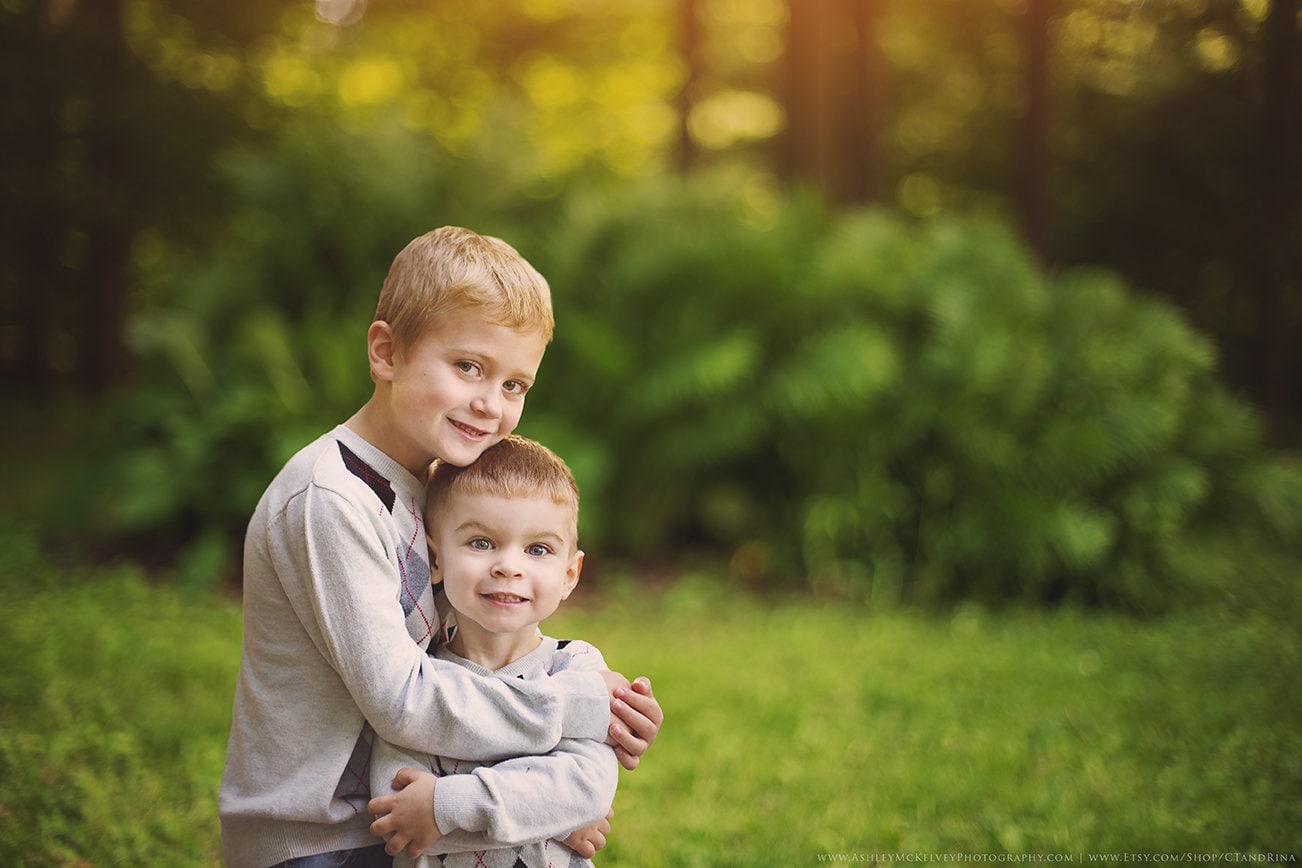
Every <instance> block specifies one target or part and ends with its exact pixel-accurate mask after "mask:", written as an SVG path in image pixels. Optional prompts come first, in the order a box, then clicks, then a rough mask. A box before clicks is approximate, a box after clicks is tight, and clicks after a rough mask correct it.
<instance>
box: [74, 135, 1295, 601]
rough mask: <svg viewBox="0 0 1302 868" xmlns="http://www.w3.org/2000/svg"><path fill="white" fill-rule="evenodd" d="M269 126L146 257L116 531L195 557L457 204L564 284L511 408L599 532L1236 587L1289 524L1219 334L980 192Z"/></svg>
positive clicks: (1152, 593)
mask: <svg viewBox="0 0 1302 868" xmlns="http://www.w3.org/2000/svg"><path fill="white" fill-rule="evenodd" d="M272 153H273V154H276V155H278V156H274V157H273V156H271V155H269V154H267V153H258V154H253V153H250V154H243V155H238V156H235V157H232V158H231V159H230V160H229V163H228V168H229V173H230V176H231V178H232V179H233V183H235V184H236V186H237V189H238V190H239V191H240V196H239V197H238V198H239V200H240V201H242V202H244V205H243V206H242V208H241V210H240V211H239V213H237V215H236V216H235V218H234V219H233V220H232V222H231V225H230V227H229V230H228V232H227V235H226V236H225V238H224V240H223V242H222V244H221V245H220V247H219V249H220V250H221V255H220V256H218V257H214V258H211V259H205V260H201V261H198V262H194V263H188V264H187V263H184V262H176V261H173V260H172V259H168V258H166V257H163V258H161V259H160V261H159V262H157V263H155V265H154V268H153V271H152V272H151V274H152V276H153V283H152V284H151V286H152V289H151V292H150V294H149V296H148V304H147V305H146V306H145V308H144V310H143V311H142V312H141V314H140V315H139V316H138V317H137V319H136V322H135V328H134V336H135V347H136V351H137V353H138V356H139V359H140V370H141V376H140V378H139V379H138V381H137V382H136V383H134V384H133V385H132V387H131V389H130V390H129V392H128V393H127V394H126V395H125V396H124V397H123V399H122V401H121V403H120V404H119V405H118V407H117V410H118V412H117V414H116V415H114V416H113V417H111V419H110V421H111V423H112V424H111V426H110V430H109V431H107V432H106V433H105V435H104V437H105V440H106V442H107V449H108V452H109V454H110V458H109V460H108V461H107V462H106V466H105V470H104V472H103V473H100V474H97V475H96V477H95V481H96V482H97V483H98V486H97V487H92V490H91V491H90V494H91V502H92V504H93V505H94V506H95V508H93V509H92V510H91V511H90V514H91V515H94V516H96V517H97V518H99V519H101V520H102V521H103V522H104V526H102V527H101V528H100V530H101V532H104V533H109V534H118V535H121V534H132V533H142V532H151V533H157V532H158V531H160V530H163V531H166V532H168V533H170V534H171V535H172V538H174V539H181V540H183V541H185V543H186V546H187V552H186V555H185V563H184V565H183V570H182V575H183V576H187V577H189V578H188V579H187V581H189V582H191V583H196V584H202V583H203V582H204V581H205V577H208V578H209V580H210V578H211V577H213V576H216V575H220V574H221V573H222V572H223V569H224V568H225V567H226V566H229V560H226V561H224V560H223V558H222V554H221V552H222V551H223V545H224V546H225V547H226V549H227V550H234V542H235V541H236V540H238V537H239V535H240V533H241V531H242V529H243V526H244V523H245V521H246V520H247V517H248V515H249V514H250V513H251V511H252V509H253V506H254V504H255V502H256V499H257V497H258V494H259V493H260V492H261V490H262V489H263V487H264V486H265V485H266V483H267V482H268V480H269V479H270V478H271V476H272V475H273V474H274V473H275V471H276V469H277V468H278V467H279V466H280V464H281V463H283V461H284V460H285V459H286V458H287V457H288V456H289V455H290V454H291V453H292V452H293V451H294V450H295V449H296V448H298V447H299V446H301V445H303V444H304V443H306V442H307V441H309V440H310V439H312V438H313V437H314V436H316V435H317V434H318V433H320V432H321V431H322V430H325V429H326V428H327V427H329V426H330V425H332V424H335V423H337V422H339V421H342V420H343V419H345V418H347V416H348V415H350V414H351V413H352V411H353V410H355V409H356V407H357V406H359V405H360V404H361V403H362V401H364V400H365V398H366V397H367V395H368V394H369V387H370V383H369V381H368V380H367V379H366V367H365V360H364V355H363V352H362V346H363V335H364V333H365V328H366V325H367V324H368V323H369V320H370V313H371V311H372V310H373V305H374V303H375V298H376V296H377V294H378V288H379V286H380V283H381V281H382V278H383V274H384V272H385V270H386V268H387V264H388V262H389V260H390V259H391V258H392V256H393V254H394V253H395V252H396V251H397V250H398V249H399V248H400V247H401V246H402V245H403V244H405V243H406V241H407V240H409V239H410V238H411V237H413V236H415V235H417V234H419V233H421V232H424V231H426V230H428V229H429V228H431V227H432V226H435V225H440V224H442V223H463V224H466V225H471V226H474V227H475V228H477V229H480V230H482V231H487V232H490V233H492V234H499V235H503V236H505V237H507V238H508V239H509V240H511V241H512V243H514V244H516V246H517V247H519V248H520V249H521V250H522V252H524V253H525V254H526V256H528V258H530V259H531V260H532V261H533V262H534V263H535V264H536V265H537V266H538V267H539V268H540V270H541V271H542V272H543V273H544V274H546V275H547V276H548V278H549V280H550V281H551V283H552V286H553V293H554V301H555V307H556V312H557V322H558V327H557V334H556V338H555V341H554V342H553V346H552V347H551V348H550V349H549V351H548V355H547V358H546V360H545V362H544V365H543V368H542V371H541V378H540V381H539V384H538V386H537V388H536V389H535V390H534V391H533V392H532V393H531V395H532V396H531V398H530V408H529V412H528V413H526V415H525V419H524V422H523V424H522V426H521V431H522V433H525V434H529V435H531V436H534V437H537V438H538V439H540V440H542V441H544V442H546V443H548V444H549V445H551V446H552V447H553V448H555V449H557V450H558V451H559V452H560V453H561V454H562V455H564V456H565V457H566V458H567V459H568V460H569V461H570V462H571V464H572V466H573V467H574V469H575V472H576V475H577V476H578V477H579V481H580V483H581V485H582V488H583V491H584V519H583V528H584V536H585V544H586V545H587V546H588V548H590V549H592V550H593V551H596V552H600V553H602V554H608V555H613V556H627V557H637V558H648V557H650V558H654V559H657V560H664V561H667V562H669V563H681V562H682V561H683V560H684V559H686V558H689V557H694V556H697V555H698V554H704V555H705V556H707V557H711V558H715V559H727V560H729V561H730V563H731V569H732V570H733V572H734V573H735V574H737V575H738V576H742V577H744V578H746V579H747V580H749V581H753V582H756V583H761V584H766V585H782V584H790V583H799V584H804V585H806V586H808V587H812V588H813V589H815V590H816V591H818V592H820V593H827V594H833V595H836V596H839V597H844V598H848V599H853V600H864V601H873V602H878V603H884V604H889V603H894V602H898V601H902V600H903V601H917V602H927V603H944V602H952V601H955V600H961V599H982V600H988V601H1010V600H1022V601H1027V602H1035V603H1059V602H1064V601H1066V602H1073V603H1080V604H1086V605H1105V606H1116V607H1121V608H1126V609H1136V610H1144V611H1152V610H1158V609H1162V608H1165V607H1167V606H1170V605H1174V604H1181V603H1186V602H1189V601H1196V600H1203V599H1207V598H1209V597H1212V598H1215V599H1218V600H1219V601H1221V602H1224V601H1225V600H1226V599H1227V597H1226V594H1227V592H1229V589H1230V588H1231V587H1232V586H1234V587H1237V586H1238V585H1239V584H1240V583H1241V582H1244V581H1250V582H1251V581H1259V579H1257V578H1254V577H1252V576H1250V575H1248V573H1247V571H1246V568H1245V567H1244V566H1243V565H1242V564H1243V563H1244V562H1245V560H1244V559H1245V558H1246V557H1247V555H1248V553H1249V552H1251V551H1252V550H1254V549H1256V548H1262V547H1265V548H1280V547H1295V546H1296V545H1297V544H1298V542H1299V540H1302V518H1300V516H1302V510H1299V509H1297V505H1298V504H1299V502H1300V501H1302V473H1299V471H1298V470H1297V468H1296V467H1294V466H1291V465H1289V464H1287V463H1285V462H1284V461H1283V460H1281V459H1276V458H1274V457H1272V456H1271V455H1269V454H1268V453H1267V452H1266V451H1265V450H1264V448H1263V446H1262V445H1261V434H1260V431H1259V430H1258V422H1257V419H1256V417H1255V414H1254V413H1253V412H1252V411H1251V410H1250V409H1249V408H1248V407H1246V406H1245V405H1244V404H1242V403H1240V402H1238V401H1236V400H1235V399H1233V398H1232V397H1231V396H1230V395H1228V394H1227V393H1226V391H1225V389H1224V388H1223V387H1222V386H1221V385H1220V384H1219V382H1218V380H1217V370H1216V362H1215V356H1214V353H1213V350H1212V348H1211V345H1210V343H1209V342H1208V341H1207V340H1206V339H1205V338H1204V337H1202V336H1201V335H1199V334H1197V333H1195V332H1194V331H1192V330H1191V329H1190V328H1189V326H1188V325H1187V324H1186V323H1185V321H1184V320H1183V318H1182V317H1181V316H1180V315H1179V314H1178V313H1177V312H1176V311H1175V310H1174V309H1173V308H1171V307H1170V306H1169V305H1168V304H1166V303H1164V302H1161V301H1159V300H1157V299H1153V298H1148V297H1144V296H1142V295H1139V294H1137V293H1136V292H1134V291H1133V290H1131V289H1130V288H1128V287H1127V286H1125V285H1124V284H1122V283H1121V282H1120V281H1119V280H1118V279H1117V278H1116V277H1114V276H1112V275H1110V274H1109V273H1106V272H1102V271H1088V270H1079V271H1073V272H1068V273H1066V274H1063V275H1060V276H1055V277H1046V276H1044V275H1042V274H1041V273H1040V272H1039V270H1038V269H1037V268H1036V267H1034V265H1033V264H1032V262H1031V260H1030V258H1029V256H1028V255H1027V254H1026V252H1025V251H1024V250H1023V249H1022V247H1021V245H1020V244H1019V243H1018V242H1017V240H1016V239H1015V238H1014V236H1013V234H1012V233H1011V232H1010V231H1008V230H1007V229H1006V228H1004V227H1003V226H1002V225H1001V224H999V223H998V222H995V221H992V220H981V219H969V220H956V219H937V220H932V221H928V222H922V223H914V222H910V221H906V220H903V219H901V218H899V217H896V216H893V215H891V214H888V213H885V212H878V211H869V212H854V213H849V214H842V215H832V214H829V213H827V212H826V211H824V210H823V209H822V208H820V207H819V206H818V205H817V204H816V203H814V202H812V201H808V200H802V199H799V198H782V197H779V196H777V195H770V196H767V197H766V196H760V195H756V194H755V191H754V190H752V191H751V192H750V193H748V194H747V195H743V196H738V195H736V193H735V190H736V187H737V178H736V176H734V175H732V174H729V173H718V174H714V175H700V176H697V177H695V178H692V179H689V180H674V179H669V178H658V179H656V180H655V182H654V183H647V184H645V185H640V186H630V185H623V186H618V187H613V188H612V187H600V186H597V185H577V184H576V186H575V188H574V190H573V191H572V192H570V193H569V194H567V195H566V196H565V197H563V198H560V199H557V200H555V201H541V200H540V201H534V202H532V203H531V204H529V205H528V207H521V208H519V209H517V210H516V211H514V213H513V217H512V219H511V220H510V221H508V220H506V219H505V218H504V217H503V216H501V213H500V211H498V212H495V213H496V216H494V215H493V214H490V213H489V212H490V211H493V209H496V208H500V205H493V206H492V207H491V208H490V207H489V206H488V205H486V204H485V203H498V202H500V196H499V195H498V194H497V193H496V192H494V191H495V190H500V183H504V182H499V186H496V187H495V186H493V184H492V183H491V182H489V181H488V179H486V178H484V177H482V176H480V175H477V174H475V173H474V171H473V170H471V169H466V170H465V171H461V169H462V168H463V167H461V166H458V167H457V171H453V166H452V164H451V163H450V162H448V161H446V159H445V158H440V157H439V155H438V154H437V153H431V152H430V149H429V148H428V146H427V145H423V144H421V143H420V140H419V139H417V138H416V137H415V136H413V135H411V134H409V133H403V132H401V130H400V129H397V128H393V129H390V128H388V127H385V126H384V125H382V124H381V125H377V127H376V128H375V129H373V130H370V131H366V132H347V131H340V130H331V129H329V128H327V127H324V126H323V125H321V124H320V123H306V122H305V123H304V124H303V125H302V126H300V127H292V128H288V129H287V131H286V133H285V140H284V141H283V142H282V143H281V147H280V148H279V149H278V150H277V151H275V152H272ZM340 155H344V156H345V157H351V158H348V159H344V160H341V159H340ZM368 155H374V156H373V157H370V158H368ZM342 164H347V165H349V167H350V169H349V172H348V173H347V174H342V173H341V172H340V171H339V170H338V168H337V167H338V166H340V165H342ZM394 178H401V179H402V181H401V183H395V181H394ZM290 213H292V214H298V215H302V219H300V220H298V221H286V220H284V219H283V217H282V215H284V214H290ZM358 214H364V215H368V219H366V220H359V219H357V217H356V215H358ZM369 215H380V216H377V217H373V218H372V217H370V216H369ZM1279 591H1280V588H1275V589H1273V590H1271V591H1270V592H1269V595H1270V596H1274V597H1277V596H1278V595H1279ZM1241 596H1244V595H1238V596H1236V598H1238V597H1241ZM1246 596H1254V594H1249V595H1246ZM1257 596H1259V595H1257Z"/></svg>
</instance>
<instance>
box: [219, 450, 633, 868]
mask: <svg viewBox="0 0 1302 868" xmlns="http://www.w3.org/2000/svg"><path fill="white" fill-rule="evenodd" d="M424 505H425V491H424V488H423V486H422V485H421V482H420V481H419V480H417V479H416V478H415V477H414V476H412V475H411V474H410V473H408V472H407V471H406V470H405V469H403V468H402V467H401V466H400V465H399V464H397V462H395V461H393V460H392V459H390V458H389V457H388V456H387V455H385V454H384V453H383V452H380V451H379V450H378V449H375V448H374V447H372V446H371V445H370V444H369V443H367V442H366V441H365V440H363V439H362V438H361V437H359V436H358V435H357V434H355V433H353V432H352V431H351V430H349V429H348V428H345V427H344V426H342V425H341V426H339V427H337V428H335V429H334V430H333V431H331V432H329V433H327V434H325V435H323V436H322V437H320V438H318V439H317V440H316V441H314V442H313V443H311V444H309V445H308V446H306V447H305V448H304V449H302V450H301V451H300V452H299V453H298V454H297V455H295V456H294V457H293V458H291V459H290V460H289V462H288V463H287V464H286V465H285V467H284V469H282V470H281V472H280V473H279V474H278V475H277V476H276V478H275V479H274V480H273V481H272V483H271V485H270V486H269V487H268V488H267V491H266V493H265V494H263V496H262V499H261V501H260V502H259V503H258V506H257V509H256V510H255V511H254V514H253V518H252V519H251V520H250V522H249V527H248V532H247V535H246V538H245V544H244V649H243V656H242V659H241V661H240V673H239V680H238V684H237V687H236V691H235V703H234V709H233V713H232V720H231V733H230V740H229V742H228V744H227V752H226V768H225V772H224V773H223V776H222V787H221V795H220V800H219V811H220V814H221V825H222V849H223V852H224V855H225V859H226V862H227V864H228V865H230V866H232V868H245V866H249V868H258V866H268V865H274V864H276V863H277V862H281V861H284V860H286V859H291V858H295V857H298V856H304V855H310V854H313V853H322V852H328V851H331V850H341V849H348V848H352V847H365V846H369V845H371V844H375V843H379V839H377V838H375V837H373V836H372V835H371V834H370V831H369V828H368V827H369V825H370V823H371V821H372V820H373V819H374V818H373V817H372V816H371V815H370V814H368V813H367V812H366V803H367V801H368V800H369V798H370V788H369V784H368V766H369V763H370V754H371V742H372V740H373V738H374V735H375V734H376V733H378V734H379V736H380V737H381V738H383V739H384V740H386V741H389V742H392V743H394V744H399V745H402V746H404V747H408V748H411V749H413V750H418V751H422V752H426V753H431V754H435V755H441V756H473V757H477V758H479V759H482V760H485V761H490V762H492V761H500V760H503V759H507V758H510V757H519V756H529V755H546V754H548V753H549V752H551V751H552V750H553V749H555V748H556V746H557V744H558V743H559V742H560V740H561V739H562V738H580V739H594V740H597V741H601V740H602V739H604V738H605V732H606V726H607V724H608V722H609V720H610V711H609V699H608V696H607V692H606V688H605V685H604V682H603V681H602V679H601V678H600V676H598V675H596V674H595V673H593V672H587V671H567V672H558V673H557V674H556V675H555V676H554V677H552V678H549V679H546V680H543V681H524V680H520V679H511V680H504V679H494V678H481V677H479V676H477V675H475V674H474V673H472V672H470V671H469V670H467V669H466V668H465V667H462V666H458V665H456V664H455V663H451V662H448V661H443V660H435V659H433V658H431V657H429V656H427V655H426V653H425V649H426V648H427V647H428V646H429V642H430V639H431V638H432V637H433V636H434V635H435V633H436V631H437V630H438V626H439V625H438V615H437V612H436V610H435V607H434V596H433V592H432V589H431V587H430V571H429V562H428V557H429V556H428V552H427V550H426V546H425V529H424V523H423V520H422V517H421V516H422V512H423V509H424ZM368 721H369V724H368ZM372 728H373V731H372ZM546 759H547V758H546V757H541V756H540V759H539V761H544V760H546ZM505 773H511V774H514V773H516V772H515V771H513V770H511V769H509V768H508V769H507V770H506V772H505ZM519 774H529V772H528V771H521V772H519ZM464 780H465V781H466V782H470V783H473V782H474V777H473V776H466V777H465V779H464ZM470 789H471V792H468V793H459V792H458V791H457V785H456V784H452V785H451V786H450V790H449V791H446V792H445V793H444V797H447V798H451V799H456V800H458V801H470V802H474V803H475V804H477V805H478V806H479V808H478V809H479V810H480V811H481V812H482V814H484V815H496V814H497V813H498V812H500V811H510V810H511V806H510V805H504V804H503V803H501V802H500V801H495V800H494V799H493V796H492V794H491V793H485V792H483V790H482V788H478V789H475V788H474V787H470ZM470 831H484V830H483V829H474V830H470Z"/></svg>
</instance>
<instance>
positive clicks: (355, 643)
mask: <svg viewBox="0 0 1302 868" xmlns="http://www.w3.org/2000/svg"><path fill="white" fill-rule="evenodd" d="M404 508H415V505H414V504H413V505H404V504H402V503H398V504H397V505H396V506H395V509H404ZM295 510H301V514H299V515H294V514H292V513H294V512H295ZM281 518H282V519H283V520H285V521H286V523H287V524H286V527H284V528H281V531H282V532H280V533H276V534H273V535H272V542H273V545H272V547H271V551H270V555H271V557H272V558H273V561H274V563H275V567H276V570H277V573H278V574H279V575H280V577H281V581H282V583H283V585H284V587H285V590H286V593H287V595H288V596H289V598H290V602H291V604H292V605H293V607H294V609H295V611H296V613H297V615H298V619H299V621H300V622H301V624H302V625H303V627H304V629H306V630H307V631H308V633H309V634H310V636H311V638H312V641H313V642H314V644H316V646H317V648H318V649H319V651H320V652H321V654H322V656H323V657H324V658H325V659H326V660H327V661H328V662H329V663H330V665H331V666H332V667H333V669H334V670H335V671H336V672H337V673H338V675H339V677H340V678H341V679H342V681H343V682H344V685H345V686H346V688H347V690H348V692H349V693H350V694H351V695H352V697H353V700H354V701H355V702H356V704H357V707H358V709H359V710H360V711H361V714H362V716H364V717H365V718H366V719H367V720H368V721H370V723H371V725H372V727H373V728H374V729H375V731H376V732H377V733H378V734H379V735H380V737H381V738H383V739H385V740H386V741H391V742H394V743H395V744H400V745H403V746H405V747H410V748H414V749H417V750H419V751H422V752H426V753H431V754H437V755H440V756H474V757H478V758H482V759H484V760H488V761H493V760H499V759H503V758H506V757H512V756H522V755H527V754H545V753H548V752H550V751H551V750H552V749H553V748H554V747H555V746H556V744H557V743H558V742H559V741H560V739H561V738H562V737H574V738H595V739H604V738H605V737H606V736H607V730H608V727H609V725H610V722H611V713H612V712H611V709H610V697H609V693H608V691H607V689H606V686H605V682H604V681H603V679H602V677H601V676H600V675H598V674H597V673H594V672H562V673H557V675H556V677H554V678H550V679H547V680H546V681H533V682H526V681H518V680H517V681H514V682H513V683H507V682H506V681H503V680H501V679H495V678H479V677H477V676H475V675H474V674H473V673H471V672H469V671H468V670H466V669H464V668H462V667H460V666H457V665H456V664H454V663H449V662H446V661H441V660H433V659H431V658H429V657H427V656H426V654H425V652H424V650H423V649H422V648H421V647H420V646H419V645H417V644H416V643H415V642H413V641H412V638H411V636H410V635H409V634H408V632H407V627H406V615H405V614H404V612H403V607H402V605H401V603H400V602H399V600H400V598H401V595H402V594H404V593H409V592H408V591H407V590H406V589H404V588H403V587H402V579H401V578H400V571H399V569H398V568H397V566H395V564H394V563H392V562H391V558H392V557H395V555H394V554H393V553H390V552H387V551H386V550H385V542H386V541H385V540H384V538H383V536H382V534H381V533H379V532H377V530H382V528H377V525H376V524H375V523H374V522H373V521H372V520H371V518H370V516H367V515H365V514H364V513H363V512H362V511H361V510H360V509H358V508H357V506H356V505H355V504H353V503H351V502H350V501H348V500H347V499H346V498H345V497H344V496H342V495H340V494H338V493H336V492H333V491H330V490H328V489H324V488H319V487H317V488H313V489H310V490H309V492H308V493H307V494H306V495H305V496H303V498H302V499H301V503H296V504H294V505H293V506H292V507H291V509H290V510H288V511H287V514H285V515H282V516H281ZM295 528H297V531H295V530H294V529H295ZM419 544H422V545H423V541H420V543H419ZM417 579H418V577H413V581H414V582H415V581H416V580H417ZM424 581H426V582H427V581H428V577H427V576H426V577H424ZM410 593H411V594H412V596H413V597H414V598H416V599H419V598H420V596H421V594H422V593H423V588H412V589H411V590H410ZM426 599H428V597H426ZM427 619H428V621H429V629H430V630H431V631H433V630H435V629H436V628H437V615H436V613H434V612H433V611H430V612H429V613H428V615H427ZM490 724H491V725H490Z"/></svg>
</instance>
